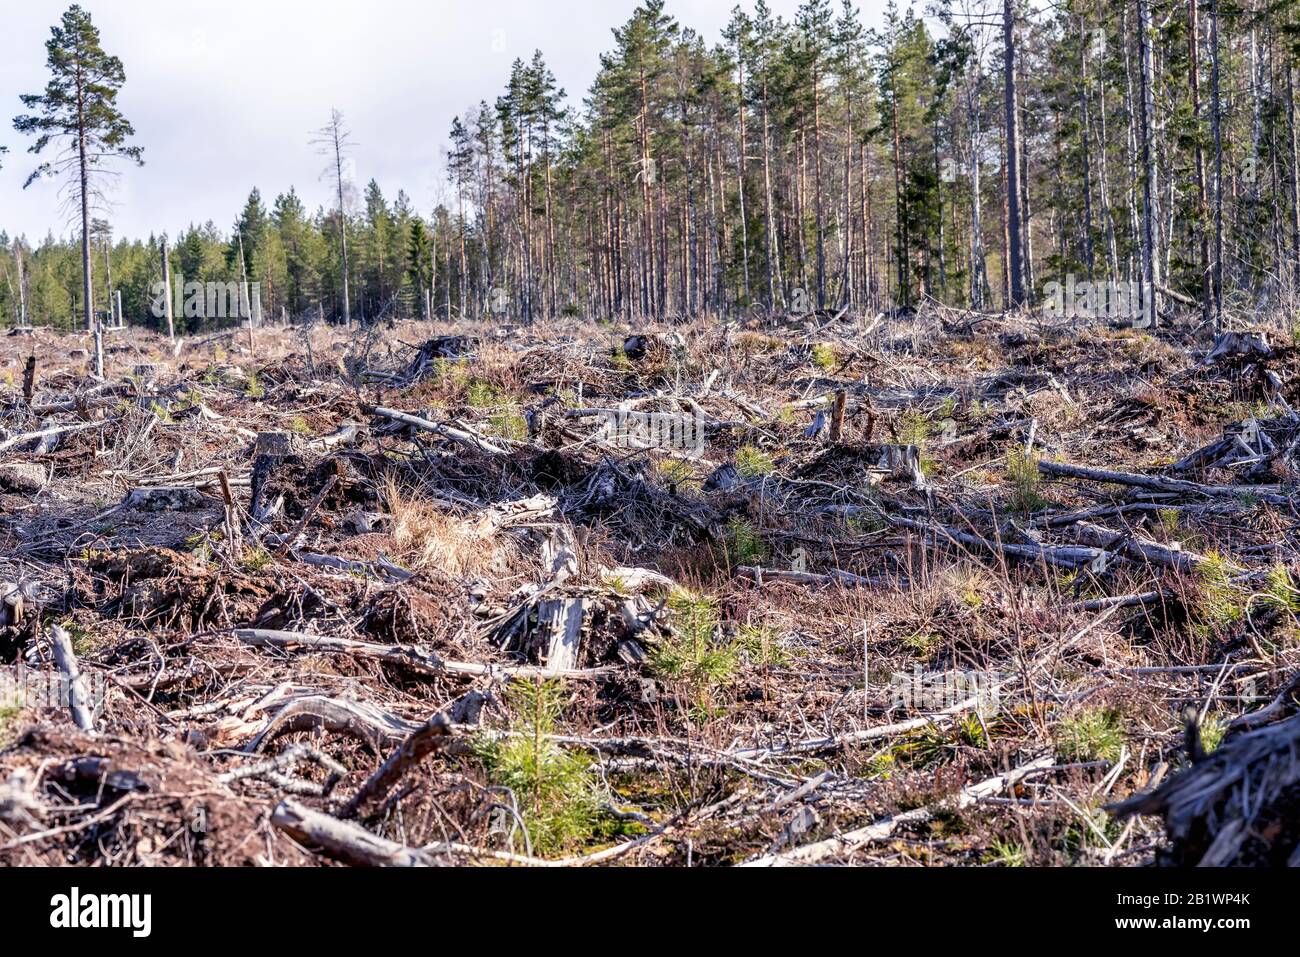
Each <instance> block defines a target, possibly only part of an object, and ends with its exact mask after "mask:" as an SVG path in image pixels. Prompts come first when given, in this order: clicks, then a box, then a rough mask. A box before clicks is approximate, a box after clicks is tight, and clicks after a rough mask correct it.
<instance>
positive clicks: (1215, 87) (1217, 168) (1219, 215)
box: [1210, 0, 1223, 334]
mask: <svg viewBox="0 0 1300 957" xmlns="http://www.w3.org/2000/svg"><path fill="white" fill-rule="evenodd" d="M1221 115H1222V108H1221V103H1220V89H1219V0H1210V126H1211V129H1212V131H1213V134H1214V331H1215V333H1216V334H1218V333H1220V332H1222V331H1223V129H1222V124H1221V123H1220V122H1219V120H1220V117H1221Z"/></svg>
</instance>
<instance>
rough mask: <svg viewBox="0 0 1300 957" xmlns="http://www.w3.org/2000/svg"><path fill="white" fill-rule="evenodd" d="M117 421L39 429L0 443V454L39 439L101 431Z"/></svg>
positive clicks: (80, 423)
mask: <svg viewBox="0 0 1300 957" xmlns="http://www.w3.org/2000/svg"><path fill="white" fill-rule="evenodd" d="M116 421H117V419H103V420H101V421H99V422H78V423H76V424H74V425H56V426H52V427H51V428H47V429H41V430H39V431H37V432H24V433H23V434H21V435H12V436H10V437H9V438H7V439H5V440H4V441H2V442H0V452H7V451H9V449H12V448H14V447H16V446H20V445H26V444H27V443H28V442H32V441H35V440H39V439H49V438H55V437H57V436H62V435H72V434H73V433H74V432H86V431H88V430H90V429H102V428H104V426H106V425H109V424H111V423H113V422H116Z"/></svg>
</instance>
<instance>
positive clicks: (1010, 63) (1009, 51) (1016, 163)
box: [1002, 0, 1025, 309]
mask: <svg viewBox="0 0 1300 957" xmlns="http://www.w3.org/2000/svg"><path fill="white" fill-rule="evenodd" d="M1002 44H1003V61H1004V63H1003V67H1004V74H1005V106H1006V114H1007V122H1006V128H1007V159H1006V169H1007V204H1006V208H1007V270H1008V275H1009V286H1010V302H1009V305H1010V307H1011V308H1012V309H1017V308H1019V307H1020V306H1021V305H1023V304H1024V302H1025V280H1024V258H1025V254H1024V240H1023V237H1022V235H1021V222H1020V117H1019V113H1018V111H1017V109H1016V15H1015V8H1014V6H1013V4H1012V0H1002Z"/></svg>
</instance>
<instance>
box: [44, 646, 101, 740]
mask: <svg viewBox="0 0 1300 957" xmlns="http://www.w3.org/2000/svg"><path fill="white" fill-rule="evenodd" d="M50 649H51V650H52V651H53V652H54V662H55V664H57V665H58V666H59V670H60V671H61V672H63V678H64V687H66V688H67V689H68V710H69V711H71V712H72V720H73V722H74V723H75V724H76V725H77V727H78V728H80V729H81V730H82V731H89V732H90V733H91V734H94V732H95V716H94V714H93V713H92V711H91V705H90V694H89V692H88V691H87V690H86V681H85V679H84V678H82V676H81V668H80V667H79V666H78V665H77V655H76V652H74V651H73V650H72V636H71V635H69V634H68V633H67V631H65V630H64V629H63V628H60V627H59V626H58V625H54V626H52V627H51V628H50Z"/></svg>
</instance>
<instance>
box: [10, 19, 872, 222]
mask: <svg viewBox="0 0 1300 957" xmlns="http://www.w3.org/2000/svg"><path fill="white" fill-rule="evenodd" d="M67 5H68V4H67V0H20V2H19V0H12V2H11V0H6V2H5V10H4V15H3V18H2V20H3V31H2V32H0V103H2V104H3V108H2V109H0V119H2V120H3V122H0V144H3V145H7V146H8V147H9V153H8V155H7V156H6V157H5V158H4V160H3V163H4V168H3V169H2V170H0V230H5V231H8V232H9V233H10V234H26V235H27V237H28V238H29V239H30V240H33V241H39V240H40V239H41V238H43V237H44V236H45V234H46V232H47V231H50V230H53V232H54V233H55V235H59V236H62V235H71V234H72V232H73V228H72V227H71V226H70V225H69V223H68V222H67V217H66V213H65V212H64V211H63V210H61V208H60V202H59V197H58V189H57V186H56V184H54V183H52V182H46V181H41V182H37V183H34V184H32V186H30V187H29V188H28V189H26V190H23V188H22V184H23V182H24V180H25V179H26V178H27V175H28V174H29V173H30V172H31V170H32V169H33V168H34V166H35V165H36V163H37V162H38V160H37V159H36V158H35V157H33V156H31V155H30V154H28V153H27V152H26V150H27V148H28V146H29V145H30V138H29V137H23V136H19V134H17V133H16V132H14V130H13V127H12V125H11V123H10V121H11V120H12V118H13V117H14V116H16V115H18V114H19V113H21V112H24V110H23V107H22V104H21V103H20V102H19V100H18V95H19V94H20V93H35V92H39V91H40V90H42V89H43V88H44V86H45V83H46V81H47V78H48V75H47V71H46V69H45V56H46V54H45V41H46V40H47V39H48V38H49V35H50V27H51V26H52V25H53V24H55V23H56V22H57V21H58V20H59V17H60V16H61V14H62V13H63V11H64V10H65V9H66V8H67ZM734 5H735V0H668V12H669V13H670V14H672V15H673V16H675V17H676V18H677V20H678V22H679V23H681V24H682V25H683V26H687V27H692V28H694V29H696V30H698V31H700V32H701V33H703V34H704V37H705V39H706V41H707V42H709V43H714V42H716V41H717V40H718V39H719V36H720V31H721V28H722V27H723V25H724V24H725V23H726V21H727V20H728V19H729V16H730V10H731V8H732V7H733V6H734ZM769 5H770V6H771V7H772V9H773V10H774V11H775V12H776V13H777V14H780V15H782V16H784V17H786V18H789V17H790V16H792V14H793V13H794V10H795V8H796V7H797V6H798V0H769ZM82 6H83V7H85V8H87V9H89V10H90V12H91V15H92V16H93V18H94V20H95V23H96V25H97V26H98V27H99V30H100V36H101V41H102V43H103V46H104V48H105V49H106V50H107V51H108V52H109V53H112V54H114V55H116V56H118V57H120V58H121V59H122V62H123V64H124V65H125V67H126V85H125V87H123V89H122V93H121V95H120V96H119V99H118V102H119V105H120V106H121V108H122V111H123V112H124V113H125V114H126V116H127V118H128V119H129V120H130V121H131V122H132V123H133V124H134V126H135V129H136V138H135V142H136V143H138V144H139V145H141V146H143V147H144V148H145V162H146V165H145V166H144V167H143V168H141V169H137V168H134V167H128V166H125V165H123V166H122V167H121V169H122V175H121V177H119V179H118V182H117V185H116V187H115V189H114V192H113V201H114V204H115V206H114V209H113V210H112V213H111V219H112V221H113V223H114V226H115V228H116V232H117V233H118V234H119V235H126V236H141V237H144V236H148V235H149V234H150V233H151V232H162V231H167V232H169V233H171V234H173V235H174V234H175V233H176V232H177V231H178V230H179V229H181V228H183V227H185V226H186V225H188V224H189V223H191V222H195V223H203V222H206V221H207V220H209V219H211V220H213V221H214V222H215V223H216V224H217V226H218V228H220V229H221V230H222V231H223V232H225V231H228V230H229V229H230V227H231V225H232V224H233V223H234V221H235V218H236V216H237V215H238V212H239V209H240V208H241V207H242V205H243V202H244V200H245V198H246V197H247V195H248V192H249V190H250V189H251V188H252V187H253V186H257V187H258V188H260V189H261V191H262V195H263V197H264V199H265V200H266V202H267V203H268V205H269V203H270V202H271V201H272V200H273V199H274V197H275V195H276V194H277V193H279V192H282V191H284V190H286V189H288V187H289V186H290V185H293V186H296V187H297V189H298V192H299V195H301V196H302V198H303V201H304V203H306V205H307V206H308V208H309V209H310V210H314V209H315V208H316V206H317V205H319V204H322V203H327V202H328V192H327V186H326V185H325V184H324V183H323V182H322V181H321V179H320V172H321V168H322V165H323V162H324V161H323V160H322V159H321V158H320V157H319V156H317V155H316V153H315V152H314V150H313V148H312V147H311V146H310V145H309V142H308V141H309V140H310V138H311V131H312V130H313V129H315V128H317V127H319V126H321V125H322V124H323V123H324V122H325V121H326V119H327V118H328V116H329V111H330V108H331V107H332V106H336V107H338V108H339V109H340V110H342V111H343V113H344V115H345V117H346V119H347V121H348V125H349V126H350V127H351V129H352V133H353V139H354V140H355V142H356V144H357V147H356V150H355V154H354V161H355V166H356V179H357V180H358V185H364V184H365V183H366V182H368V181H369V180H370V179H371V178H373V179H375V180H377V181H378V182H379V184H380V186H381V187H382V188H383V190H384V194H385V195H386V196H387V197H388V198H389V199H390V200H391V199H392V198H393V197H394V196H395V195H396V193H397V191H398V189H405V190H406V191H407V193H408V194H409V195H410V196H411V199H412V201H413V202H414V203H415V204H416V205H417V207H418V208H419V209H420V210H421V211H422V212H424V213H426V214H427V213H428V212H429V211H430V210H431V209H432V207H433V206H434V205H435V204H436V202H437V201H438V198H439V193H440V189H441V187H440V185H439V184H440V182H441V180H442V165H443V161H442V153H443V150H444V148H445V143H446V139H447V130H448V128H449V127H450V125H451V118H452V117H453V116H454V115H456V114H457V113H460V112H463V111H464V110H465V109H467V108H468V107H470V106H472V105H473V104H475V103H477V102H478V101H479V100H481V99H487V100H488V101H489V102H492V101H494V100H495V98H496V97H497V95H498V94H499V93H500V92H501V91H502V89H503V87H504V85H505V81H506V79H507V78H508V76H509V72H510V63H511V61H512V60H514V59H515V58H516V57H521V58H524V59H527V58H528V57H530V56H531V55H532V52H533V50H534V49H538V48H540V49H541V50H542V52H543V54H544V55H545V57H546V60H547V63H548V64H549V65H550V67H551V69H552V70H553V71H554V72H555V75H556V77H557V79H558V81H559V83H560V85H561V86H563V87H564V88H565V90H566V91H567V92H568V94H569V100H568V102H570V103H573V104H575V105H580V104H581V101H582V98H583V97H584V96H585V94H586V92H587V90H588V88H589V87H590V85H591V82H592V80H593V78H594V77H595V74H596V70H597V67H598V64H599V55H600V54H601V53H602V52H605V51H608V50H609V49H610V48H611V47H612V46H613V37H612V36H611V34H610V30H611V29H612V28H613V27H615V26H618V25H620V24H622V23H623V22H625V21H626V20H627V18H628V16H629V15H630V14H631V12H632V11H633V10H634V9H635V8H636V6H637V3H636V0H589V2H580V0H82ZM745 6H746V7H747V8H752V4H751V3H750V2H748V0H746V3H745ZM836 6H837V7H838V2H837V3H836ZM861 7H862V10H863V19H864V22H866V23H867V24H868V25H869V26H877V25H879V22H880V15H879V12H880V11H881V10H883V8H884V0H864V2H863V3H862V4H861Z"/></svg>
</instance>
